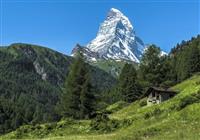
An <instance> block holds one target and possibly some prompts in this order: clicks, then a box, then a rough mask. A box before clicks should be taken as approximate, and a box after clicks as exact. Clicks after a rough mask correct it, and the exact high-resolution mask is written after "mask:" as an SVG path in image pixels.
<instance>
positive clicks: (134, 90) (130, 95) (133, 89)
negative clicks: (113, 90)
mask: <svg viewBox="0 0 200 140" xmlns="http://www.w3.org/2000/svg"><path fill="white" fill-rule="evenodd" d="M118 94H120V95H121V99H123V100H124V101H126V102H133V101H135V100H137V99H138V98H139V97H140V96H141V90H140V86H139V84H138V81H137V72H136V70H135V67H134V66H133V65H132V64H125V66H124V68H123V69H122V72H121V74H120V78H119V84H118Z"/></svg>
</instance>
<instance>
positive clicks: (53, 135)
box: [0, 8, 200, 140]
mask: <svg viewBox="0 0 200 140" xmlns="http://www.w3.org/2000/svg"><path fill="white" fill-rule="evenodd" d="M66 47H67V46H66ZM172 47H173V46H171V48H172ZM151 99H153V100H151ZM164 99H166V100H164ZM149 102H151V104H149ZM199 110H200V35H197V36H195V37H192V38H191V39H190V40H187V41H184V40H183V41H182V42H181V43H178V44H177V45H176V46H175V47H173V48H172V49H171V51H170V52H169V54H167V53H165V52H163V51H162V50H161V49H160V48H159V47H158V46H156V45H155V44H151V45H147V44H145V43H144V42H143V41H142V39H141V38H140V37H138V36H137V35H136V31H135V28H134V26H133V25H132V24H131V21H130V20H129V19H128V17H126V16H125V15H124V14H123V13H122V12H121V11H119V10H117V9H115V8H111V9H110V10H109V12H108V13H107V16H106V18H105V20H104V21H103V22H102V24H101V25H100V27H99V31H98V33H97V35H96V37H95V38H94V39H93V40H91V41H90V42H89V43H88V44H87V45H85V46H81V45H79V44H77V45H76V46H75V47H74V48H73V50H72V53H71V55H70V56H68V55H65V54H62V53H59V52H57V51H55V50H52V49H49V48H47V47H43V46H39V45H33V44H27V43H13V44H11V45H8V46H1V47H0V140H9V139H30V140H37V139H46V140H47V139H51V140H94V139H95V140H198V139H199V138H200V133H199V132H200V127H199V126H200V111H199Z"/></svg>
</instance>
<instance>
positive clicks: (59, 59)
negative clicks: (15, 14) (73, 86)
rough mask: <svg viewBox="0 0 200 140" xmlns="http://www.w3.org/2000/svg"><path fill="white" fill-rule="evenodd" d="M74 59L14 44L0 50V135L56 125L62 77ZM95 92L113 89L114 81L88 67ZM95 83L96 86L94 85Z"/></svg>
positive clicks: (97, 70) (47, 50) (108, 76)
mask: <svg viewBox="0 0 200 140" xmlns="http://www.w3.org/2000/svg"><path fill="white" fill-rule="evenodd" d="M72 61H73V58H71V57H68V56H65V55H63V54H61V53H58V52H55V51H53V50H50V49H48V48H44V47H40V46H35V45H29V44H13V45H11V46H8V47H1V48H0V100H1V102H0V120H1V121H0V133H5V132H8V131H11V130H13V129H16V128H17V127H19V126H20V125H22V124H28V123H31V124H36V123H42V122H49V121H55V120H58V119H59V117H60V116H59V114H57V112H56V110H55V106H56V104H57V102H58V101H59V99H60V95H61V93H62V88H63V84H64V81H65V77H66V76H67V74H68V70H69V66H70V65H71V63H72ZM89 67H90V70H91V73H92V76H91V77H92V79H91V80H92V84H93V86H95V88H96V90H97V91H99V92H100V91H102V90H104V89H106V88H109V87H110V86H112V84H113V83H115V81H116V80H115V79H114V78H113V77H112V76H110V75H108V74H107V73H106V72H104V71H102V70H100V69H98V68H96V67H92V66H89ZM94 81H95V82H94Z"/></svg>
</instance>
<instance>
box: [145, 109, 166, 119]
mask: <svg viewBox="0 0 200 140" xmlns="http://www.w3.org/2000/svg"><path fill="white" fill-rule="evenodd" d="M161 113H162V110H160V109H159V108H155V109H154V110H153V111H150V112H147V113H145V114H144V118H145V119H149V118H151V117H158V116H159V115H160V114H161Z"/></svg>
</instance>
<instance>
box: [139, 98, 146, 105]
mask: <svg viewBox="0 0 200 140" xmlns="http://www.w3.org/2000/svg"><path fill="white" fill-rule="evenodd" d="M139 105H140V107H143V106H146V105H147V99H146V98H144V99H142V100H140V102H139Z"/></svg>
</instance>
